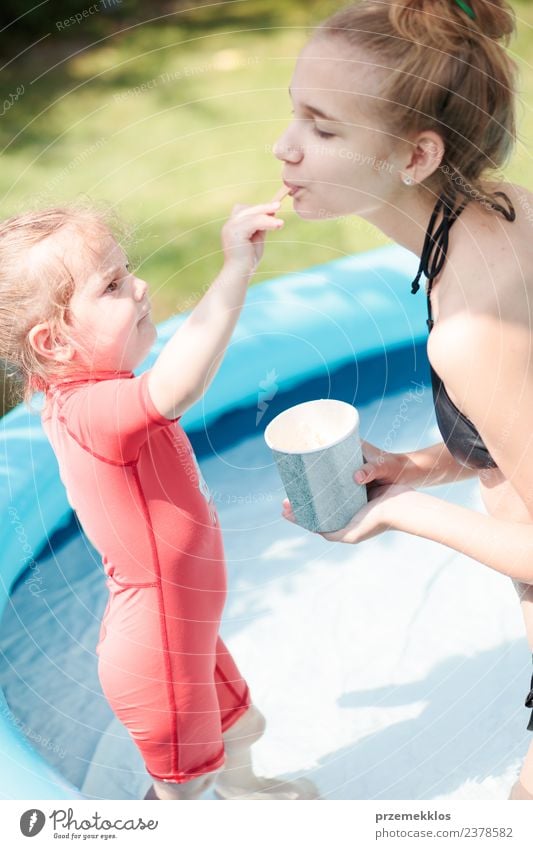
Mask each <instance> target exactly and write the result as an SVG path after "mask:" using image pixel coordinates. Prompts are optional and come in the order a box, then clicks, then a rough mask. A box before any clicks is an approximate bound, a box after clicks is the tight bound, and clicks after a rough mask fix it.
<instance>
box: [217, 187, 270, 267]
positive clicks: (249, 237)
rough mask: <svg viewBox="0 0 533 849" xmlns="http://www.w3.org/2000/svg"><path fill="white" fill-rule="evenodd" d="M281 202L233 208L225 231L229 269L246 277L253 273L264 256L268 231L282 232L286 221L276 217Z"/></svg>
mask: <svg viewBox="0 0 533 849" xmlns="http://www.w3.org/2000/svg"><path fill="white" fill-rule="evenodd" d="M280 206H281V204H280V202H279V201H271V202H270V203H260V204H257V205H256V206H243V205H242V204H238V205H237V206H234V207H233V211H232V213H231V217H230V218H229V219H228V220H227V221H226V223H225V224H224V226H223V228H222V247H223V249H224V260H225V264H226V266H229V267H230V268H231V269H233V270H237V271H239V272H241V273H243V274H246V275H247V274H253V272H254V271H255V269H256V267H257V264H258V262H259V260H260V259H261V257H262V256H263V251H264V247H265V235H266V232H267V230H279V229H280V228H281V227H283V224H284V221H283V220H282V219H281V218H276V212H277V211H278V209H279V208H280Z"/></svg>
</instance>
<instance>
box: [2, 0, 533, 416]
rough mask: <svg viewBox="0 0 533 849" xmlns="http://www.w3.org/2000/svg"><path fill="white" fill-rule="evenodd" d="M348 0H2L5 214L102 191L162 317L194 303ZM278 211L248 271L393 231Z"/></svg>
mask: <svg viewBox="0 0 533 849" xmlns="http://www.w3.org/2000/svg"><path fill="white" fill-rule="evenodd" d="M344 5H346V4H345V3H344V2H342V3H339V2H334V0H315V2H313V3H309V2H308V1H307V2H306V0H230V2H218V3H213V2H209V3H191V2H189V3H187V2H179V1H178V0H176V2H157V0H156V2H152V3H150V4H146V3H140V2H136V0H122V2H119V0H95V2H93V3H91V2H88V0H83V2H79V0H75V2H73V0H70V2H69V0H59V1H58V0H56V2H52V0H44V2H41V3H40V5H36V3H35V2H33V3H31V2H29V0H24V2H20V0H3V3H2V9H1V10H0V30H1V31H0V52H1V54H2V66H3V70H2V78H1V85H0V92H1V94H0V101H1V102H3V107H2V106H1V105H0V109H3V114H2V120H1V121H0V144H1V150H2V167H1V168H0V192H1V196H2V215H3V217H7V216H9V215H12V214H14V213H16V212H19V211H22V210H24V209H26V208H27V207H30V206H31V207H35V206H37V205H39V206H41V205H49V204H52V203H56V202H58V201H61V200H64V199H72V198H75V197H78V196H80V195H83V196H88V197H90V198H92V199H94V200H97V201H105V202H109V203H110V204H111V205H113V207H115V208H116V209H117V211H118V212H119V213H120V214H121V215H122V217H123V218H125V219H126V221H127V222H128V223H129V224H130V225H131V226H132V227H133V230H134V233H133V236H134V246H133V251H132V255H133V259H134V261H135V262H136V263H137V264H138V266H139V267H140V273H141V274H142V276H144V277H145V278H146V279H147V280H148V281H149V282H150V286H151V292H152V302H153V304H154V317H155V319H156V321H157V320H161V319H163V318H165V317H167V316H168V315H170V314H172V313H174V312H177V311H181V310H184V309H188V308H190V307H191V306H192V305H193V303H194V302H195V301H196V300H197V299H198V298H199V297H200V295H201V291H202V288H203V287H204V286H205V284H206V283H209V281H210V280H211V279H212V278H213V277H214V275H215V274H216V272H217V270H218V269H219V268H220V264H221V248H220V228H221V226H222V224H223V222H224V221H225V219H226V218H227V216H228V213H229V211H230V210H231V207H232V205H233V204H234V203H240V202H242V203H257V202H260V201H263V200H267V199H269V198H270V196H271V195H272V194H273V193H274V192H275V191H276V190H277V188H278V186H279V175H280V172H281V164H280V163H279V162H277V160H276V159H275V158H274V157H273V155H272V152H271V146H272V144H273V142H274V141H275V139H276V138H277V136H278V135H279V134H280V132H281V131H282V129H283V127H284V126H285V124H286V122H287V121H288V120H289V117H290V115H289V113H290V103H289V96H288V92H287V87H288V84H289V81H290V78H291V74H292V69H293V67H294V62H295V59H296V57H297V54H298V52H299V50H300V49H301V47H302V46H303V44H304V43H305V41H306V39H307V37H308V35H309V33H310V32H311V30H312V27H313V26H314V25H315V24H316V23H318V22H319V21H320V20H322V19H323V18H324V17H326V16H327V15H329V14H331V13H332V12H333V11H335V10H336V9H338V8H340V7H342V6H344ZM512 5H513V7H514V8H515V9H516V13H517V19H518V38H517V39H515V41H514V42H513V44H512V46H511V48H510V49H511V53H512V55H514V56H515V57H516V58H517V60H518V61H519V64H520V67H521V85H520V106H519V143H518V145H517V148H516V152H515V155H514V158H513V160H512V162H511V164H510V165H509V167H508V168H507V169H506V172H505V173H506V176H507V177H508V178H509V179H510V180H512V181H516V182H519V183H521V184H522V185H524V186H527V187H528V188H533V160H532V158H531V156H530V155H529V152H528V151H529V147H530V141H531V139H532V138H533V117H532V105H533V4H532V3H531V2H530V0H527V2H526V1H525V0H520V2H518V0H516V1H515V2H513V3H512ZM76 14H78V15H81V19H80V21H79V22H78V21H76V19H75V15H76ZM15 18H17V19H18V20H14V19H15ZM69 18H71V20H69ZM72 18H74V19H73V20H72ZM284 217H285V218H286V222H287V223H286V226H285V228H284V230H283V232H281V233H279V234H276V235H275V237H274V238H275V246H274V245H273V239H271V240H270V244H267V249H266V251H265V257H264V259H263V262H262V263H261V266H260V269H259V272H258V274H257V275H256V277H255V280H256V282H257V281H260V280H261V279H265V278H268V277H271V276H274V275H277V274H280V273H285V272H289V271H293V270H297V269H301V268H305V267H308V266H310V265H313V264H316V263H320V262H325V261H327V260H330V259H334V258H336V257H338V256H340V255H344V254H346V253H355V252H358V251H362V250H368V249H371V248H373V247H377V246H379V245H383V244H386V243H387V241H388V240H387V239H386V237H385V236H384V235H383V234H382V233H381V232H380V231H378V230H376V229H375V228H374V227H372V226H371V225H369V224H367V223H366V222H365V221H363V220H361V219H356V218H352V219H343V220H338V221H321V222H315V223H313V222H311V223H309V222H307V223H304V222H302V221H300V219H298V218H297V217H296V216H295V215H294V213H293V212H292V211H291V209H290V203H289V202H287V203H286V204H285V206H284ZM3 395H4V393H2V396H3ZM7 403H8V405H9V401H8V402H7ZM0 412H1V411H0Z"/></svg>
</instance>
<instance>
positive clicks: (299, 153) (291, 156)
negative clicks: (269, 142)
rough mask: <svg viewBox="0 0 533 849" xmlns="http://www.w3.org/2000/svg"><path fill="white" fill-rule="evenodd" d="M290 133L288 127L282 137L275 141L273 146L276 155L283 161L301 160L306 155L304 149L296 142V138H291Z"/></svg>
mask: <svg viewBox="0 0 533 849" xmlns="http://www.w3.org/2000/svg"><path fill="white" fill-rule="evenodd" d="M289 133H290V128H287V130H286V131H285V132H284V133H283V135H282V136H281V138H279V139H278V140H277V142H276V143H275V145H274V148H273V151H274V156H275V157H276V158H277V159H281V161H282V162H291V163H295V162H300V160H301V159H302V158H303V155H304V154H303V150H302V148H301V147H299V146H298V145H297V144H295V143H294V139H291V137H290V135H289Z"/></svg>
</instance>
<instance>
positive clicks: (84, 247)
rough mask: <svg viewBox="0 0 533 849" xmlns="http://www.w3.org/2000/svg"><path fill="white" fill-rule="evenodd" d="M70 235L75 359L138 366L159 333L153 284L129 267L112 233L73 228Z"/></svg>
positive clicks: (93, 365) (120, 367)
mask: <svg viewBox="0 0 533 849" xmlns="http://www.w3.org/2000/svg"><path fill="white" fill-rule="evenodd" d="M68 239H69V246H68V247H69V250H68V253H66V252H65V264H66V265H68V266H69V270H70V271H71V273H72V276H73V278H74V280H75V281H76V288H75V291H74V294H73V295H72V298H71V301H70V307H69V324H70V325H71V328H72V330H71V336H72V338H73V339H74V342H75V349H76V353H75V358H74V360H73V362H77V363H78V364H79V365H83V366H84V367H85V366H87V367H89V368H90V369H92V370H95V371H96V370H105V371H107V370H117V371H130V370H133V369H134V368H135V367H136V366H138V365H139V364H140V363H141V362H142V361H143V360H144V358H145V357H146V356H147V354H148V353H149V351H150V348H151V346H152V344H153V342H154V341H155V339H156V335H157V334H156V329H155V326H154V324H153V322H152V318H151V315H150V302H149V300H148V295H147V291H148V286H147V284H146V283H145V281H144V280H141V279H140V278H139V277H136V276H135V274H133V273H132V272H131V271H130V269H129V266H128V260H127V257H126V255H125V254H124V251H123V250H122V249H121V248H120V246H119V245H118V244H117V243H116V241H115V240H114V239H113V238H112V237H111V236H110V235H107V234H104V233H100V234H93V235H92V236H91V235H89V236H87V237H83V236H82V235H81V234H79V233H77V232H75V231H72V232H70V233H69V235H68ZM68 257H70V258H71V260H70V264H69V262H68V259H67V258H68ZM70 266H72V267H70Z"/></svg>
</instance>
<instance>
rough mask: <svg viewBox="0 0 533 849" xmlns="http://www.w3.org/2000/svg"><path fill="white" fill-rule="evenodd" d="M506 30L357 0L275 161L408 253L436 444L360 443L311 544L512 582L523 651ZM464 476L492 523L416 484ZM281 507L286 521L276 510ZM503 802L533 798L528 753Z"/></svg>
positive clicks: (496, 22) (525, 543)
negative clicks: (352, 546) (329, 521)
mask: <svg viewBox="0 0 533 849" xmlns="http://www.w3.org/2000/svg"><path fill="white" fill-rule="evenodd" d="M514 30H515V19H514V12H513V9H512V7H511V6H510V5H509V3H507V2H505V0H491V2H485V1H484V0H468V2H466V0H362V2H359V3H357V4H355V5H352V6H349V7H347V8H346V9H344V10H341V11H340V12H337V13H336V14H335V15H333V16H332V17H331V18H329V19H328V20H327V21H325V23H323V24H322V25H321V26H319V27H318V29H317V30H316V31H315V33H314V34H313V36H312V38H311V40H310V41H309V42H308V44H307V45H306V46H305V48H304V49H303V51H302V53H301V54H300V56H299V58H298V61H297V64H296V69H295V72H294V75H293V78H292V84H291V88H290V92H291V97H292V103H293V110H294V112H293V114H294V119H293V121H292V122H291V124H290V126H289V127H288V128H287V130H286V131H285V133H284V135H283V136H282V138H281V139H279V141H278V143H277V145H276V149H275V152H276V155H277V157H278V158H279V159H280V160H281V161H282V162H283V164H284V168H283V177H284V181H285V183H286V185H287V186H288V187H289V188H290V190H291V194H292V196H293V200H294V209H295V211H296V212H297V214H298V215H300V216H301V217H302V218H305V219H324V218H328V219H329V218H332V217H336V216H344V215H348V214H353V215H358V216H360V217H361V218H364V219H366V220H367V221H370V222H371V223H372V224H373V225H375V226H376V227H378V228H379V229H380V230H381V231H382V232H383V233H385V234H386V235H387V236H388V237H389V238H391V239H393V240H394V241H395V242H397V243H399V244H401V245H403V246H405V247H406V248H408V249H409V250H410V251H412V252H413V253H415V254H417V255H418V256H420V258H421V259H420V268H419V271H418V274H417V276H416V278H415V280H414V281H413V284H412V292H413V294H415V293H416V291H417V289H418V288H419V280H420V278H421V276H422V274H424V276H425V277H426V278H427V280H428V285H427V306H428V329H429V331H431V334H430V337H429V342H428V357H429V360H430V364H431V377H432V387H433V395H434V400H435V410H436V417H437V422H438V426H439V429H440V431H441V434H442V438H443V442H440V443H438V444H436V445H433V446H431V447H429V448H424V449H422V450H419V451H413V452H410V453H406V454H393V453H387V452H385V451H380V450H379V449H378V448H376V446H374V445H371V444H370V443H368V442H363V451H364V455H365V464H364V465H363V467H362V469H360V470H358V473H357V475H356V478H355V479H356V481H357V482H358V483H366V484H367V485H369V484H370V488H369V498H370V500H369V503H368V505H366V506H365V507H364V508H363V509H362V510H360V511H359V512H358V513H357V514H356V515H355V517H354V518H353V520H352V521H351V522H350V524H349V525H348V527H346V528H345V529H343V530H341V531H339V532H337V533H335V534H325V535H324V536H325V537H326V539H328V540H333V541H340V542H345V543H359V542H362V541H363V540H365V539H369V538H370V537H373V536H375V535H377V534H380V533H383V532H384V531H386V530H390V529H392V530H396V531H403V532H404V533H408V534H415V535H416V536H421V537H425V538H426V539H430V540H435V541H437V542H439V543H442V544H444V545H447V546H449V547H450V548H452V549H455V550H456V551H459V552H462V553H464V554H467V555H468V556H470V557H472V558H473V559H475V560H478V561H479V562H480V563H482V564H484V565H485V566H488V567H489V568H490V569H494V570H496V571H497V572H500V573H501V574H502V575H506V576H508V577H509V578H511V579H512V581H513V583H514V586H515V587H516V590H517V592H518V594H519V597H520V600H521V606H522V612H523V615H524V620H525V625H526V632H527V638H528V641H529V644H530V647H531V649H532V651H533V436H532V433H533V431H532V425H531V423H532V422H533V368H532V362H531V327H532V325H533V275H532V273H531V269H532V268H533V238H532V230H531V219H532V211H533V195H532V194H531V192H530V191H528V190H527V189H526V188H523V187H522V186H518V185H511V184H509V183H508V182H506V181H505V180H504V179H503V178H501V175H500V176H499V179H495V178H494V177H493V178H492V179H488V177H489V175H490V172H491V170H492V171H494V170H495V169H498V168H501V167H502V166H503V165H504V164H505V163H506V162H507V161H508V159H509V157H510V155H511V153H512V150H513V143H514V142H515V139H516V124H515V112H516V105H517V97H516V91H517V85H516V78H517V66H516V63H515V62H514V61H513V60H512V59H511V57H510V55H509V53H508V52H507V51H506V50H505V46H506V45H507V44H508V42H509V39H510V37H511V35H512V34H513V32H514ZM452 225H453V229H451V228H452ZM446 257H447V259H448V261H447V262H445V260H446ZM432 328H433V329H432ZM470 477H478V478H479V484H480V489H481V495H482V499H483V502H484V504H485V507H486V510H487V513H488V515H483V514H480V513H477V512H475V511H472V510H470V509H467V508H465V507H460V506H457V505H455V504H449V503H447V502H445V501H442V500H440V499H438V498H435V497H433V496H431V495H429V494H427V493H421V492H417V491H416V487H419V486H422V487H428V486H431V485H433V484H443V483H448V482H450V481H456V480H465V479H466V478H470ZM284 513H285V516H286V518H288V519H291V520H293V518H294V517H293V515H292V512H291V509H290V505H289V504H288V502H285V505H284ZM531 687H532V688H533V682H532V684H531ZM525 704H526V707H528V708H532V707H533V689H532V690H531V692H530V693H529V694H528V695H527V697H526V700H525ZM528 729H529V730H530V731H533V714H532V715H531V719H530V721H529V725H528ZM509 798H511V799H529V800H531V799H533V743H532V744H531V745H530V748H529V752H528V754H527V757H526V760H525V763H524V765H523V768H522V771H521V774H520V777H519V779H518V781H517V782H516V784H515V785H514V787H513V788H512V791H511V795H510V797H509Z"/></svg>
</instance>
